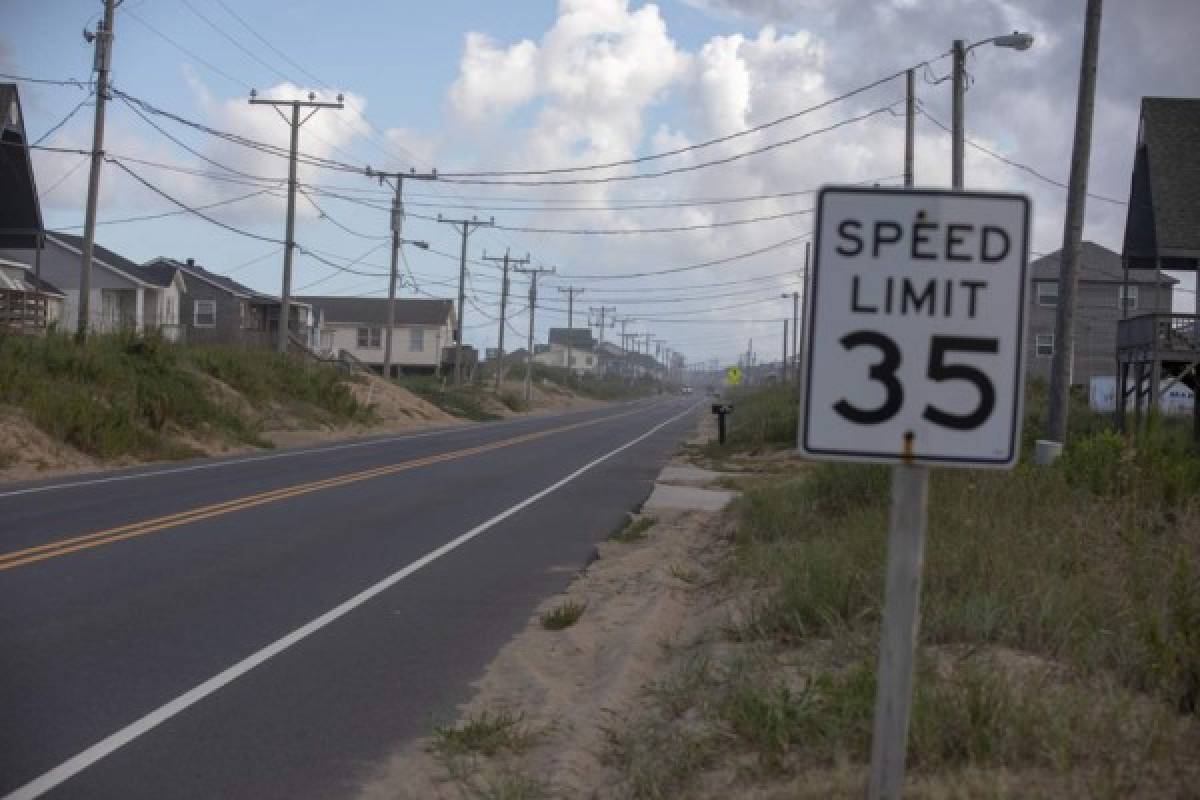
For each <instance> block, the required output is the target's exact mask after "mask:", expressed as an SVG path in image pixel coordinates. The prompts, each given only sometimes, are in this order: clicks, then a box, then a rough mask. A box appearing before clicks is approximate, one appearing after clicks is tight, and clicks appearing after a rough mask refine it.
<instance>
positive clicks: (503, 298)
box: [483, 250, 529, 394]
mask: <svg viewBox="0 0 1200 800" xmlns="http://www.w3.org/2000/svg"><path fill="white" fill-rule="evenodd" d="M483 260H484V261H502V262H504V279H503V280H502V281H501V282H500V333H499V334H498V335H497V337H496V338H497V342H496V350H497V353H496V394H500V382H501V381H502V380H503V378H504V326H505V323H506V322H507V320H506V319H505V311H506V309H507V308H508V268H509V267H510V266H511V265H513V264H520V265H522V266H524V265H525V264H528V263H529V254H528V253H526V254H525V257H524V258H510V257H509V255H508V251H507V250H505V251H504V257H503V258H498V257H496V256H489V255H488V254H487V253H484V254H483Z"/></svg>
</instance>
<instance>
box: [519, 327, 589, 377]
mask: <svg viewBox="0 0 1200 800" xmlns="http://www.w3.org/2000/svg"><path fill="white" fill-rule="evenodd" d="M547 340H548V343H547V344H546V345H537V346H536V347H535V350H536V353H535V355H534V357H533V360H534V361H536V362H537V363H539V364H545V365H546V366H550V367H562V368H566V367H568V366H569V367H570V368H571V369H572V370H574V372H575V374H576V375H592V374H595V373H596V371H597V370H598V369H599V368H600V358H599V357H598V356H597V354H596V352H595V347H596V341H595V340H594V339H593V338H592V329H591V328H551V329H550V333H549V336H548V337H547Z"/></svg>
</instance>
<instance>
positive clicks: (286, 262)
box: [250, 89, 345, 353]
mask: <svg viewBox="0 0 1200 800" xmlns="http://www.w3.org/2000/svg"><path fill="white" fill-rule="evenodd" d="M250 105H262V106H271V107H272V108H274V109H275V112H276V113H277V114H279V116H281V117H283V121H284V122H286V123H288V125H289V126H290V127H291V129H292V137H291V145H290V148H289V150H288V153H289V156H288V200H287V236H286V237H285V238H286V241H285V243H284V247H283V291H282V292H281V293H280V294H281V296H280V298H279V352H280V353H287V351H288V336H289V334H290V331H291V322H292V257H293V255H294V251H295V249H296V151H297V149H298V148H299V144H300V127H301V126H302V125H303V124H304V123H306V122H308V121H309V120H310V119H312V118H313V115H314V114H316V113H317V112H318V111H320V110H321V109H322V108H334V109H341V108H344V107H345V106H344V105H343V104H342V95H340V94H339V95H338V96H337V102H336V103H326V102H322V101H318V100H317V95H316V94H315V93H313V92H309V93H308V99H307V100H269V99H259V97H258V92H257V91H256V90H254V89H251V90H250ZM280 106H291V109H292V116H291V119H288V117H287V116H286V115H285V114H284V113H283V112H282V111H280V110H279V107H280ZM302 108H311V109H312V111H310V112H308V115H307V116H305V117H304V119H300V109H302Z"/></svg>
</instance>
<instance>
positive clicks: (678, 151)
mask: <svg viewBox="0 0 1200 800" xmlns="http://www.w3.org/2000/svg"><path fill="white" fill-rule="evenodd" d="M949 54H950V53H949V51H947V52H945V53H942V54H941V55H940V56H938V57H937V58H935V59H933V60H934V61H936V60H939V59H942V58H945V57H946V56H947V55H949ZM928 64H929V61H922V62H920V63H918V64H914V65H913V66H912V67H905V68H904V69H901V70H898V71H896V72H893V73H891V74H890V75H885V76H883V77H882V78H879V79H877V80H875V81H872V82H871V83H867V84H864V85H862V86H859V87H857V88H855V89H851V90H850V91H848V92H845V93H843V94H840V95H838V96H837V97H831V98H829V99H828V100H825V101H822V102H820V103H817V104H816V105H813V106H809V107H808V108H803V109H801V110H799V111H794V112H792V113H791V114H785V115H784V116H782V117H778V118H776V119H773V120H770V121H769V122H764V123H762V124H761V125H755V126H753V127H751V128H746V129H744V130H741V131H737V132H736V133H731V134H727V135H725V136H718V137H716V138H713V139H708V140H706V141H703V142H698V143H696V144H691V145H686V146H684V147H678V148H675V149H674V150H666V151H663V152H661V153H653V154H650V155H645V156H639V157H637V158H627V159H623V160H621V161H610V162H607V163H602V164H589V165H586V166H580V167H558V168H554V169H540V170H500V171H490V172H448V173H445V175H446V176H447V177H454V178H468V177H470V178H488V177H502V176H507V175H561V174H566V173H575V172H589V171H593V170H598V169H613V168H616V167H627V166H633V165H635V164H644V163H646V162H648V161H656V160H659V159H663V158H669V157H671V156H677V155H682V154H684V153H690V152H693V151H695V150H701V149H703V148H706V147H711V146H713V145H716V144H723V143H725V142H729V141H733V140H734V139H738V138H740V137H742V136H748V135H750V134H753V133H759V132H760V131H764V130H767V129H768V128H773V127H775V126H777V125H782V124H783V123H785V122H791V121H792V120H795V119H799V118H800V117H803V116H805V115H807V114H812V113H814V112H816V111H820V110H822V109H825V108H828V107H829V106H831V105H834V104H835V103H840V102H842V101H843V100H848V99H850V98H851V97H855V96H856V95H859V94H862V93H863V92H867V91H870V90H871V89H874V88H876V87H878V86H882V85H883V84H885V83H887V82H889V81H892V80H895V79H897V78H899V77H902V76H903V75H905V74H906V73H907V72H908V70H909V69H915V68H916V67H919V66H923V65H928Z"/></svg>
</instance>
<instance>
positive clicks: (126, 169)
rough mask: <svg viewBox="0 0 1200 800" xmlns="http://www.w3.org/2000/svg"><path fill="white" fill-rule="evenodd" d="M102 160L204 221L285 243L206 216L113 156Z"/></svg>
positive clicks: (249, 237)
mask: <svg viewBox="0 0 1200 800" xmlns="http://www.w3.org/2000/svg"><path fill="white" fill-rule="evenodd" d="M104 160H105V161H107V162H108V163H110V164H115V165H116V166H117V167H118V168H120V169H121V170H122V171H124V172H125V173H126V174H127V175H129V177H131V178H133V179H134V180H135V181H137V182H138V183H140V184H142V185H143V186H145V187H146V188H147V189H149V190H150V191H152V192H154V193H155V194H157V195H158V196H159V197H162V198H163V199H164V200H167V201H168V202H171V203H174V204H175V205H177V206H179V207H180V208H182V209H183V210H184V211H187V212H190V213H191V214H194V215H195V216H197V217H199V218H200V219H202V220H204V221H206V222H210V223H212V224H213V225H216V226H217V227H219V228H224V229H225V230H227V231H229V232H231V233H236V234H238V235H239V236H245V237H246V238H248V239H257V240H259V241H260V242H271V243H272V244H286V243H285V242H284V241H283V240H282V239H275V238H273V237H270V236H262V235H261V234H257V233H251V232H250V231H247V230H242V229H241V228H237V227H234V226H233V225H229V224H227V223H224V222H221V221H220V220H218V219H214V218H212V217H210V216H208V215H207V214H205V213H204V212H202V211H200V210H199V209H197V208H194V207H192V206H189V205H188V204H187V203H184V202H183V201H182V200H176V199H175V198H174V197H172V196H171V195H169V194H167V193H166V192H164V191H163V190H162V189H159V188H158V187H157V186H155V185H154V184H152V183H150V182H149V181H148V180H146V179H145V178H143V177H142V176H141V175H138V174H137V173H136V172H134V171H133V170H131V169H130V168H129V167H127V166H125V165H124V164H122V163H121V162H120V161H118V160H117V159H116V158H113V157H112V156H105V157H104Z"/></svg>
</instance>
